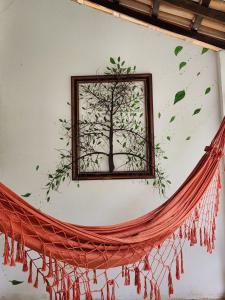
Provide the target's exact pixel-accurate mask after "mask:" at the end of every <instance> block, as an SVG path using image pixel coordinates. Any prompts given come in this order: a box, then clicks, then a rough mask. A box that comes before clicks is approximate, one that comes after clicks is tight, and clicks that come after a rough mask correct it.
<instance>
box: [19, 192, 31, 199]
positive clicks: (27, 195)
mask: <svg viewBox="0 0 225 300" xmlns="http://www.w3.org/2000/svg"><path fill="white" fill-rule="evenodd" d="M30 195H31V193H26V194H23V195H21V196H22V197H25V198H28V197H30Z"/></svg>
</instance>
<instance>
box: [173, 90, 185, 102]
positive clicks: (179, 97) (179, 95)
mask: <svg viewBox="0 0 225 300" xmlns="http://www.w3.org/2000/svg"><path fill="white" fill-rule="evenodd" d="M184 97H185V90H182V91H179V92H177V93H176V95H175V98H174V103H173V104H176V103H177V102H179V101H180V100H182V99H183V98H184Z"/></svg>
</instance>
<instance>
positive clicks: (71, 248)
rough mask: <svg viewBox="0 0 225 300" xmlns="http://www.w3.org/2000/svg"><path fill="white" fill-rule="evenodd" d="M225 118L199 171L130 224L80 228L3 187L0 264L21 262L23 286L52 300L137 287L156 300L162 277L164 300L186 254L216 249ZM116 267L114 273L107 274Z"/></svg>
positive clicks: (109, 295) (110, 298)
mask: <svg viewBox="0 0 225 300" xmlns="http://www.w3.org/2000/svg"><path fill="white" fill-rule="evenodd" d="M224 143H225V120H223V122H222V124H221V127H220V129H219V131H218V133H217V134H216V136H215V138H214V139H213V141H212V143H211V145H210V146H209V147H206V153H205V154H204V156H203V157H202V159H201V160H200V162H199V163H198V164H197V166H196V168H195V169H194V170H193V172H192V173H191V174H190V176H189V177H188V178H187V180H186V181H185V182H184V184H183V185H182V186H181V187H180V188H179V189H178V191H177V192H176V193H175V194H174V195H173V196H172V197H171V198H170V199H169V200H168V201H166V202H165V203H164V204H163V205H161V206H160V207H158V208H157V209H155V210H153V211H152V212H149V213H148V214H146V215H144V216H142V217H140V218H137V219H135V220H132V221H128V222H124V223H122V224H118V225H111V226H102V227H101V226H96V227H89V226H79V225H73V224H68V223H65V222H61V221H59V220H56V219H54V218H52V217H50V216H47V215H45V214H43V213H41V212H40V211H38V210H36V209H35V208H33V207H32V206H30V205H29V204H28V203H27V202H25V201H24V200H23V199H21V198H20V197H19V196H18V195H16V194H15V193H14V192H12V191H11V190H10V189H8V188H7V187H6V186H4V185H3V184H2V183H0V232H1V233H2V235H3V236H4V250H3V262H4V264H5V265H8V266H11V267H13V266H15V265H17V264H19V263H20V264H21V266H22V271H23V272H27V273H28V279H27V280H28V283H30V284H32V285H33V286H34V288H38V287H39V284H40V278H42V279H43V282H44V285H45V286H46V291H47V293H48V294H49V299H50V300H81V299H85V300H93V298H94V296H96V295H97V296H99V299H101V300H116V287H117V286H118V281H121V279H122V278H123V281H124V285H125V286H129V285H130V284H131V282H132V283H134V286H135V287H136V290H137V294H142V295H143V299H149V300H161V292H160V286H161V283H162V281H163V280H164V278H165V277H167V283H168V296H169V297H171V295H173V294H174V285H173V278H176V280H180V279H181V275H182V274H183V273H184V256H183V248H184V245H185V242H187V241H188V243H189V244H190V246H195V245H200V246H201V247H202V248H205V249H206V251H207V252H208V253H210V254H211V253H212V252H213V250H214V249H215V240H216V217H217V215H218V210H219V202H220V191H221V188H222V185H221V177H220V161H221V159H222V157H223V156H224V154H223V150H224ZM114 267H119V268H117V269H116V271H115V272H116V274H115V272H113V274H111V273H112V272H110V271H109V269H110V268H114Z"/></svg>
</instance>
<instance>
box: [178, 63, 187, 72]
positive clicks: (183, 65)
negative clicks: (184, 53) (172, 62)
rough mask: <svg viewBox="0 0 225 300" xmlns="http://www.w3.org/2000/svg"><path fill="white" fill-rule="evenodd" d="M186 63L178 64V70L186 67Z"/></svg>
mask: <svg viewBox="0 0 225 300" xmlns="http://www.w3.org/2000/svg"><path fill="white" fill-rule="evenodd" d="M186 64H187V63H186V62H185V61H182V62H181V63H180V64H179V70H181V69H182V68H183V67H185V66H186Z"/></svg>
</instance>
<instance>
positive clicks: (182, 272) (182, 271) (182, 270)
mask: <svg viewBox="0 0 225 300" xmlns="http://www.w3.org/2000/svg"><path fill="white" fill-rule="evenodd" d="M180 272H181V274H184V257H183V250H182V248H181V250H180Z"/></svg>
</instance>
